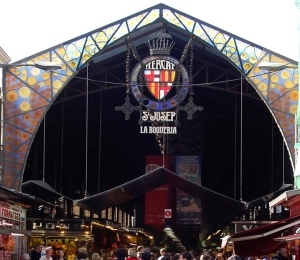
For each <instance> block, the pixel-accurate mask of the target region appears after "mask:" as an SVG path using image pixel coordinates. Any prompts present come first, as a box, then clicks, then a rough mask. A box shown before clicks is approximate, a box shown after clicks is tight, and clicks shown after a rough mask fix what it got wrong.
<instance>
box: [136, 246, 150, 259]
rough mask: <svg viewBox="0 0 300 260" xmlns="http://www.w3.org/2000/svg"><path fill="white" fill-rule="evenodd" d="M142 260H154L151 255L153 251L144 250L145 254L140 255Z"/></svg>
mask: <svg viewBox="0 0 300 260" xmlns="http://www.w3.org/2000/svg"><path fill="white" fill-rule="evenodd" d="M139 258H140V259H142V260H151V259H152V255H151V251H150V249H148V248H145V249H144V252H143V253H142V254H141V255H140V257H139Z"/></svg>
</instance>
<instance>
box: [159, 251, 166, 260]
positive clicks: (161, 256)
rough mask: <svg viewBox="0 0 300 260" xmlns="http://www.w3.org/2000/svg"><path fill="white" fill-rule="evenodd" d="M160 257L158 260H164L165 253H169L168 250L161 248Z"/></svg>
mask: <svg viewBox="0 0 300 260" xmlns="http://www.w3.org/2000/svg"><path fill="white" fill-rule="evenodd" d="M159 253H160V256H159V257H158V258H157V260H162V258H163V257H164V255H165V253H167V249H166V248H161V249H160V250H159Z"/></svg>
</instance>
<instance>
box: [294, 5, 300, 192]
mask: <svg viewBox="0 0 300 260" xmlns="http://www.w3.org/2000/svg"><path fill="white" fill-rule="evenodd" d="M295 4H296V6H297V8H298V45H299V47H298V51H299V53H298V54H299V59H300V39H299V38H300V37H299V35H300V0H295ZM298 72H300V69H299V63H298ZM299 100H300V97H299V85H298V109H297V115H296V118H295V123H296V124H295V169H294V189H299V188H300V160H299V148H300V140H299V128H300V106H299Z"/></svg>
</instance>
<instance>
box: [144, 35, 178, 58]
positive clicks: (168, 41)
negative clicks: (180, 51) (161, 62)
mask: <svg viewBox="0 0 300 260" xmlns="http://www.w3.org/2000/svg"><path fill="white" fill-rule="evenodd" d="M146 44H147V46H148V48H149V49H150V54H151V55H170V52H171V49H172V48H173V46H174V44H175V43H174V42H173V41H172V36H171V35H170V34H168V33H163V32H158V33H155V34H151V35H150V36H149V40H148V41H147V42H146Z"/></svg>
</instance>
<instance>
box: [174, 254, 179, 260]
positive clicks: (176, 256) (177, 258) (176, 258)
mask: <svg viewBox="0 0 300 260" xmlns="http://www.w3.org/2000/svg"><path fill="white" fill-rule="evenodd" d="M179 257H180V253H176V254H174V255H173V256H172V260H179Z"/></svg>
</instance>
